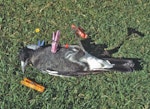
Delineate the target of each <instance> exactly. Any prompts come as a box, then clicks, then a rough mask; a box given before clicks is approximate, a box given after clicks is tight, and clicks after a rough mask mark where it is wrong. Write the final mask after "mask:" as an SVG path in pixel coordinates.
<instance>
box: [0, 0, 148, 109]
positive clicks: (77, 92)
mask: <svg viewBox="0 0 150 109" xmlns="http://www.w3.org/2000/svg"><path fill="white" fill-rule="evenodd" d="M71 24H76V25H80V26H82V27H83V28H84V29H85V30H86V32H87V33H88V35H89V37H90V38H92V40H93V41H94V42H95V43H96V44H106V45H107V46H108V48H107V49H112V48H114V47H116V46H117V45H118V44H120V42H121V41H124V42H125V43H124V44H123V45H122V47H121V48H120V49H119V51H118V52H117V53H115V54H114V55H113V57H124V58H140V59H142V62H141V65H142V67H143V69H142V70H140V71H135V72H133V73H120V72H110V73H104V74H98V75H88V76H84V77H79V78H60V77H54V76H50V75H48V74H42V73H41V72H39V71H37V70H36V69H34V68H32V67H28V68H27V70H26V73H25V74H23V73H21V69H20V62H19V60H18V51H19V49H20V48H21V47H22V44H23V45H27V44H35V43H37V41H38V39H40V40H45V41H47V42H48V43H50V42H51V37H52V32H53V31H56V30H60V31H61V40H60V42H61V43H62V44H65V43H69V44H75V43H76V41H75V37H74V34H73V32H72V31H71V29H70V26H71ZM128 27H131V28H134V29H136V30H138V31H140V32H142V33H143V34H144V37H140V36H139V35H137V34H132V35H131V36H130V37H131V38H130V39H129V40H125V37H126V36H127V28H128ZM36 28H39V29H40V32H38V33H36V32H35V29H36ZM0 42H1V43H0V60H1V61H0V108H1V109H150V1H149V0H0ZM23 77H28V78H30V79H32V80H34V81H36V82H37V83H40V84H42V85H43V86H45V87H46V90H45V92H43V93H39V92H37V91H35V90H32V89H29V88H27V87H25V86H23V85H21V84H20V81H21V80H22V79H23Z"/></svg>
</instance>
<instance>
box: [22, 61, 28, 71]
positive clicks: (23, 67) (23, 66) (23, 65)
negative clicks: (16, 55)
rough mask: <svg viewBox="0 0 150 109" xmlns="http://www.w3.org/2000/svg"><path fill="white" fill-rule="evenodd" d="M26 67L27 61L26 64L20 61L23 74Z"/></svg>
mask: <svg viewBox="0 0 150 109" xmlns="http://www.w3.org/2000/svg"><path fill="white" fill-rule="evenodd" d="M26 65H27V61H26V62H24V61H21V70H22V72H23V73H24V72H25V67H26Z"/></svg>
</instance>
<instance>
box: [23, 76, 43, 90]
mask: <svg viewBox="0 0 150 109" xmlns="http://www.w3.org/2000/svg"><path fill="white" fill-rule="evenodd" d="M21 84H22V85H25V86H27V87H29V88H32V89H34V90H37V91H39V92H41V93H42V92H44V90H45V87H44V86H42V85H39V84H37V83H36V82H33V81H31V80H29V79H27V78H24V79H23V80H21Z"/></svg>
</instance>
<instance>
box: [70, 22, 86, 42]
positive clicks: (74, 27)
mask: <svg viewBox="0 0 150 109" xmlns="http://www.w3.org/2000/svg"><path fill="white" fill-rule="evenodd" d="M71 28H72V29H73V30H74V31H75V32H76V34H77V35H79V36H80V37H81V38H83V39H86V38H87V36H88V35H87V34H86V33H85V32H84V31H83V29H82V28H80V27H76V26H75V25H74V24H72V25H71Z"/></svg>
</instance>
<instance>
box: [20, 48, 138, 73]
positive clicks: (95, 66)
mask: <svg viewBox="0 0 150 109" xmlns="http://www.w3.org/2000/svg"><path fill="white" fill-rule="evenodd" d="M19 57H20V61H21V68H22V71H23V72H25V68H26V66H27V65H28V64H32V65H33V66H34V67H35V68H37V69H39V70H40V71H42V72H44V73H48V74H50V75H54V76H80V75H86V74H97V73H101V72H106V71H121V72H132V71H133V70H134V65H135V63H134V62H133V61H132V60H130V59H127V60H126V59H115V58H106V59H99V58H97V57H95V56H92V55H91V54H89V53H88V52H86V51H85V50H84V49H82V47H81V46H78V45H70V46H69V48H65V47H59V48H58V51H57V52H56V53H52V52H51V45H46V46H42V47H39V46H37V45H27V46H26V47H23V48H22V49H21V50H20V54H19Z"/></svg>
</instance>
